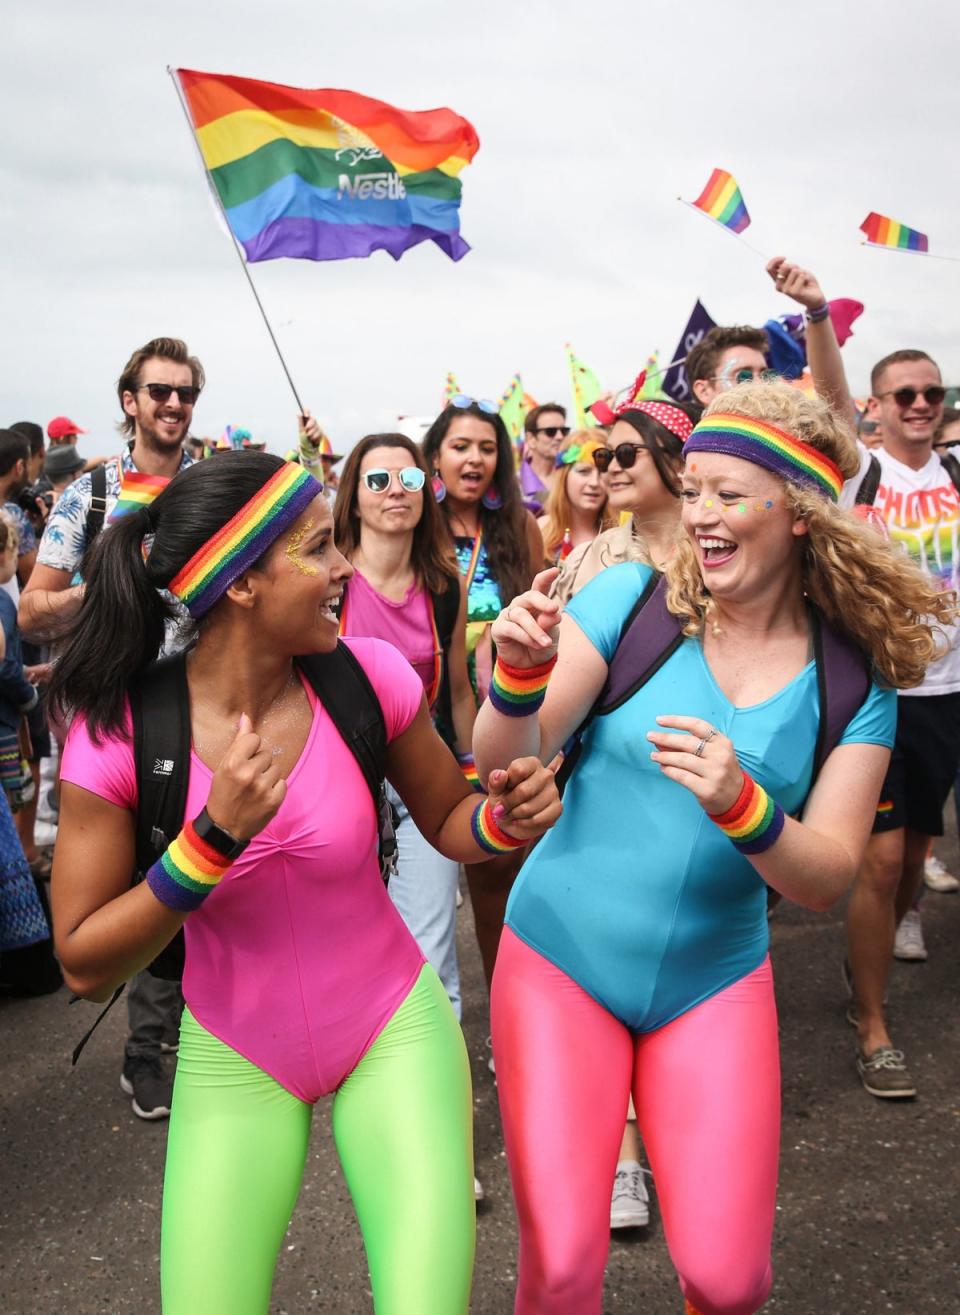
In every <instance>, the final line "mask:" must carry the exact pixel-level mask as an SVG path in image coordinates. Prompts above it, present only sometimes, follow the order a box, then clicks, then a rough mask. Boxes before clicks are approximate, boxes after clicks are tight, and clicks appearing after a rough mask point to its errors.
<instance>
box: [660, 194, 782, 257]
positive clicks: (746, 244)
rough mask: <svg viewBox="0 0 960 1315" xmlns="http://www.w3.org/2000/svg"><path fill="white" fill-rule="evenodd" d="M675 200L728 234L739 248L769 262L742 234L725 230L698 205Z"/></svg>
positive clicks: (728, 229)
mask: <svg viewBox="0 0 960 1315" xmlns="http://www.w3.org/2000/svg"><path fill="white" fill-rule="evenodd" d="M677 200H678V201H682V202H683V204H684V205H685V206H686V207H687V209H688V210H693V211H695V213H696V214H698V215H703V217H704V219H709V220H710V223H711V224H716V226H717V228H719V229H722V230H723V232H724V233H727V234H729V236H730V237H732V238H736V240H737V241H738V242H739V243H740V245H741V246H744V247H746V248H747V250H748V251H752V252H753V253H754V254H755V255H758V256H759V257H760V259H761V260H764V261H769V259H770V257H769V256H767V255H764V253H763V252H762V251H761V250H760V248H759V247H755V246H754V245H753V243H752V242H748V241H747V239H746V238H745V237H744V236H743V234H742V233H735V232H734V231H733V229H732V228H727V226H726V224H721V223H720V220H719V219H714V217H713V215H708V214H707V212H706V210H701V209H700V207H699V206H698V205H694V204H693V203H692V202H690V201H684V200H683V197H682V196H678V197H677Z"/></svg>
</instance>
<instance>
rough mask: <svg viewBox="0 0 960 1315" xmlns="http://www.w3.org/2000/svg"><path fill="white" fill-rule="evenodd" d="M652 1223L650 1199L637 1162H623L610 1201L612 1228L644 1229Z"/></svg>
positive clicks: (618, 1166) (619, 1166)
mask: <svg viewBox="0 0 960 1315" xmlns="http://www.w3.org/2000/svg"><path fill="white" fill-rule="evenodd" d="M649 1222H650V1198H649V1196H648V1195H647V1188H646V1184H645V1183H644V1181H643V1170H642V1169H641V1168H640V1165H639V1164H637V1162H636V1160H621V1161H620V1163H619V1164H618V1165H617V1176H616V1178H615V1179H614V1181H613V1196H612V1197H611V1200H610V1227H611V1228H643V1227H645V1226H646V1225H647V1224H649Z"/></svg>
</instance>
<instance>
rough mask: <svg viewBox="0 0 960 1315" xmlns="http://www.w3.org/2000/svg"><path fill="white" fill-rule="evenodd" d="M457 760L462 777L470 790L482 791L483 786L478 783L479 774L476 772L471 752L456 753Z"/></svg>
mask: <svg viewBox="0 0 960 1315" xmlns="http://www.w3.org/2000/svg"><path fill="white" fill-rule="evenodd" d="M457 762H458V763H459V764H460V770H461V772H463V779H464V780H465V781H466V783H467V785H469V786H470V788H471V789H472V790H479V791H480V793H481V794H482V793H483V787H482V786H481V784H480V776H479V774H478V772H477V764H476V763H475V762H474V761H473V754H472V753H458V754H457Z"/></svg>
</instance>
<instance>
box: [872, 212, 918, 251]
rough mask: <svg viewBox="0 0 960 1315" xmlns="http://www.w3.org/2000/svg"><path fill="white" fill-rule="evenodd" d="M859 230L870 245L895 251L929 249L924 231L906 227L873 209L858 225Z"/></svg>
mask: <svg viewBox="0 0 960 1315" xmlns="http://www.w3.org/2000/svg"><path fill="white" fill-rule="evenodd" d="M860 232H861V233H863V234H864V236H865V237H866V239H867V245H868V246H871V247H890V248H892V249H895V250H897V251H917V252H920V253H924V252H926V251H928V250H929V245H930V244H929V242H928V240H927V235H926V233H921V232H920V231H919V230H918V229H916V228H907V226H906V224H899V223H898V222H897V221H896V220H895V219H888V218H887V216H886V215H878V214H877V212H876V211H875V210H871V211H870V213H869V214H868V215H867V217H866V219H865V220H864V221H863V223H862V224H861V225H860Z"/></svg>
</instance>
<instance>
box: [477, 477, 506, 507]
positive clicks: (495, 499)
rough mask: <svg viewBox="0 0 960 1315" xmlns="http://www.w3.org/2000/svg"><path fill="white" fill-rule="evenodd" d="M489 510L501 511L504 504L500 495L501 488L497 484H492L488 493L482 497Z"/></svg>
mask: <svg viewBox="0 0 960 1315" xmlns="http://www.w3.org/2000/svg"><path fill="white" fill-rule="evenodd" d="M480 501H481V502H482V503H483V505H484V506H485V507H486V509H487V511H499V510H500V508H501V507H502V506H503V498H501V496H500V490H499V489H498V488H497V486H496V484H491V485H490V487H489V488H488V489H487V491H486V493H485V494H484V495H483V497H482V498H481V499H480Z"/></svg>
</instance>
